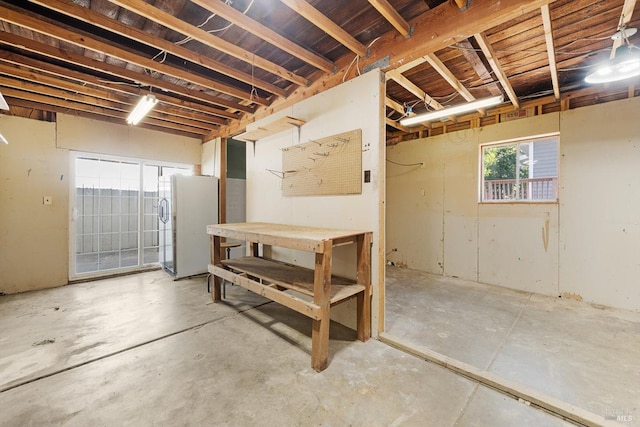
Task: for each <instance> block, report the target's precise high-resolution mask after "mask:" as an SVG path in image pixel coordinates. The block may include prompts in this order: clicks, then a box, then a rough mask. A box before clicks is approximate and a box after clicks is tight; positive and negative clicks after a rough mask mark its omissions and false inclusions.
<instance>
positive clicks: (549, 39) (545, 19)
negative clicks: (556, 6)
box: [540, 4, 560, 99]
mask: <svg viewBox="0 0 640 427" xmlns="http://www.w3.org/2000/svg"><path fill="white" fill-rule="evenodd" d="M540 12H541V15H542V26H543V28H544V40H545V43H546V45H547V55H548V56H549V72H550V73H551V84H552V85H553V94H554V96H555V97H556V99H560V83H559V81H558V65H557V63H556V48H555V46H554V43H553V28H552V26H551V11H550V10H549V5H548V4H545V5H544V6H542V7H541V8H540Z"/></svg>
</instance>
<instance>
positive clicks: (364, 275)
mask: <svg viewBox="0 0 640 427" xmlns="http://www.w3.org/2000/svg"><path fill="white" fill-rule="evenodd" d="M356 246H357V248H356V250H357V257H358V273H357V282H358V284H360V285H363V286H364V292H361V293H359V294H358V296H357V299H356V305H357V309H356V311H357V314H356V316H357V331H358V339H359V340H360V341H366V340H368V339H369V337H371V233H365V234H362V235H360V236H358V240H357V245H356Z"/></svg>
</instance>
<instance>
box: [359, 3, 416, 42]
mask: <svg viewBox="0 0 640 427" xmlns="http://www.w3.org/2000/svg"><path fill="white" fill-rule="evenodd" d="M369 4H371V6H373V7H374V8H375V9H376V10H377V11H378V12H379V13H380V14H381V15H382V16H384V18H385V19H386V20H387V21H389V23H390V24H391V25H393V28H395V29H396V30H397V31H398V32H399V33H400V34H402V36H404V38H409V37H411V25H409V23H408V22H407V21H406V20H405V19H404V18H403V17H402V15H400V13H398V11H397V10H396V9H395V8H394V7H393V6H391V4H390V3H389V2H388V1H387V0H369Z"/></svg>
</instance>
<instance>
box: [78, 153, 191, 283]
mask: <svg viewBox="0 0 640 427" xmlns="http://www.w3.org/2000/svg"><path fill="white" fill-rule="evenodd" d="M69 155H70V164H69V178H70V179H69V280H83V279H93V278H99V277H105V276H113V275H115V274H126V273H131V272H136V271H142V270H146V269H148V268H149V267H150V266H153V265H155V263H152V264H144V263H143V260H144V250H143V247H144V232H143V225H144V224H143V223H142V221H143V218H144V215H143V212H144V205H143V204H144V191H143V185H144V183H143V171H144V166H145V165H151V166H161V167H174V168H183V169H189V170H190V171H191V173H192V174H193V172H194V165H191V164H187V163H175V162H165V161H159V160H151V159H142V158H138V157H125V156H114V155H109V154H99V153H91V152H83V151H69ZM82 157H88V158H93V159H99V160H107V161H117V162H135V163H138V165H139V169H140V183H141V187H140V189H141V191H140V192H139V198H138V213H139V215H138V248H139V252H138V265H137V266H133V267H123V268H117V269H110V270H99V271H92V272H88V273H76V223H75V218H74V209H75V208H76V202H77V201H76V188H75V185H76V159H78V158H82ZM158 265H159V264H158Z"/></svg>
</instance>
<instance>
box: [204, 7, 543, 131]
mask: <svg viewBox="0 0 640 427" xmlns="http://www.w3.org/2000/svg"><path fill="white" fill-rule="evenodd" d="M554 1H556V0H510V1H508V2H506V1H501V0H473V2H472V3H471V4H470V6H469V7H468V9H467V10H466V11H465V12H464V15H461V12H460V10H459V9H458V8H456V7H451V4H450V3H449V2H446V3H443V4H441V5H439V6H437V7H435V8H433V9H430V10H427V11H426V12H425V13H423V14H421V15H420V16H418V17H417V18H416V19H414V20H412V21H410V22H409V23H410V24H411V25H412V26H413V27H414V28H415V30H414V33H413V35H412V36H411V38H409V39H404V37H402V36H401V35H400V34H398V32H397V31H395V30H393V31H390V32H388V33H387V34H385V35H383V36H382V37H381V38H380V39H379V40H378V41H377V42H376V43H375V45H373V46H372V47H371V48H370V52H369V56H368V57H367V58H364V59H361V60H360V66H361V67H366V66H369V65H371V64H372V63H374V62H376V61H379V60H380V59H383V58H386V57H387V56H388V57H389V66H388V67H385V68H384V71H389V70H393V69H395V68H398V67H399V66H401V65H402V64H404V63H406V62H410V61H413V60H414V59H416V58H419V57H421V56H424V55H426V54H427V53H431V52H436V51H438V50H440V49H442V48H444V47H446V46H449V45H451V44H452V43H454V42H455V40H463V39H467V38H469V37H471V36H472V35H474V34H478V33H482V32H483V31H487V30H489V29H491V28H494V27H496V26H498V25H501V24H504V23H506V22H508V21H510V20H512V19H516V18H518V17H520V16H522V15H524V14H527V13H529V12H534V11H537V10H539V9H540V7H542V5H544V4H549V3H553V2H554ZM462 18H464V19H462ZM352 59H353V58H349V57H348V56H346V57H343V58H340V59H339V60H337V61H336V64H337V65H338V68H339V71H338V72H337V73H335V74H327V75H320V76H318V78H317V79H316V80H315V81H314V82H313V84H312V85H311V87H309V88H298V89H296V90H295V91H293V92H292V93H291V94H290V95H289V96H288V97H287V98H286V99H283V98H280V99H278V100H276V101H274V103H273V104H271V105H270V106H269V108H264V107H261V108H259V109H258V110H257V111H256V113H254V114H253V115H252V117H251V121H255V120H258V119H260V118H263V117H266V116H268V115H270V114H273V113H274V112H277V111H280V110H282V109H285V108H288V107H290V106H291V105H294V104H295V103H297V102H300V101H301V100H303V99H306V98H308V97H310V96H313V95H314V94H316V93H318V92H321V91H324V90H327V89H330V88H332V87H335V86H337V85H339V84H341V83H342V81H343V77H344V74H345V72H346V71H347V69H348V68H349V64H350V63H351V61H352ZM516 100H517V98H516ZM249 122H250V121H249V118H243V119H242V120H241V121H239V122H233V123H230V124H229V126H227V127H223V128H222V129H221V130H220V131H219V132H216V133H213V134H211V135H209V136H208V137H209V138H213V137H216V136H223V137H224V136H229V135H233V134H235V133H237V132H240V131H241V130H242V129H244V128H245V127H246V125H247V124H248V123H249Z"/></svg>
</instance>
